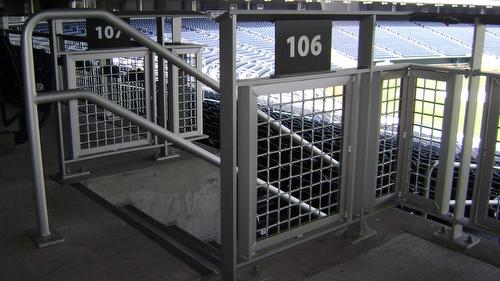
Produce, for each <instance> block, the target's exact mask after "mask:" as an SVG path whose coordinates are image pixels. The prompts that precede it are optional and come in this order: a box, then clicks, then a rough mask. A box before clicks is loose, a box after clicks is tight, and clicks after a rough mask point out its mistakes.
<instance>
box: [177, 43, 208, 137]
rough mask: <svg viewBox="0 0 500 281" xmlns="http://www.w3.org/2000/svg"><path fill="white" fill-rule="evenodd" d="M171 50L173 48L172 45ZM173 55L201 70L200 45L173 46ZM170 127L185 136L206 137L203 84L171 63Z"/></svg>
mask: <svg viewBox="0 0 500 281" xmlns="http://www.w3.org/2000/svg"><path fill="white" fill-rule="evenodd" d="M169 47H170V46H169ZM171 48H172V52H174V53H175V54H177V55H178V56H179V57H180V58H182V59H183V60H184V61H185V62H187V63H188V64H190V65H192V66H194V67H196V68H198V69H200V70H201V60H202V59H201V50H202V48H201V47H200V46H197V45H183V46H179V47H175V46H172V47H171ZM169 81H172V83H171V84H170V85H169V94H170V93H171V94H170V96H169V101H170V103H171V105H170V109H171V114H170V115H169V116H170V120H169V123H170V127H171V129H172V130H173V131H174V132H175V133H177V134H180V135H181V136H183V137H197V136H201V135H202V134H203V125H202V122H203V117H202V114H203V95H202V85H201V83H200V82H199V81H198V80H197V79H196V78H195V77H193V76H192V75H189V74H188V73H187V72H186V71H184V70H183V69H180V68H178V67H176V66H174V65H172V64H169Z"/></svg>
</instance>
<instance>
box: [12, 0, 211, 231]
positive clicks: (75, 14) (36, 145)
mask: <svg viewBox="0 0 500 281" xmlns="http://www.w3.org/2000/svg"><path fill="white" fill-rule="evenodd" d="M64 18H99V19H102V20H105V21H106V22H108V23H110V24H112V25H113V26H115V27H117V28H119V29H120V30H122V32H123V33H124V34H126V35H128V36H130V37H131V38H133V39H134V40H135V41H137V42H138V43H140V44H142V45H143V46H145V47H147V48H148V49H149V50H151V51H153V52H155V53H156V54H157V55H158V56H160V57H161V58H163V59H166V60H168V61H169V62H170V63H172V64H174V65H176V66H177V67H179V68H182V69H183V70H184V71H185V72H186V73H188V74H189V75H192V76H193V77H196V79H198V80H199V81H200V82H202V83H203V84H205V85H207V86H208V87H211V88H212V89H214V90H216V91H218V90H219V83H218V82H217V81H214V80H213V79H211V78H210V77H208V76H207V75H205V74H204V73H202V72H201V71H200V70H198V69H197V68H195V67H193V66H192V65H190V64H188V63H187V62H185V61H184V60H183V59H182V58H180V57H179V56H177V55H175V54H174V53H172V52H171V51H169V50H167V49H165V48H164V47H163V46H162V45H160V44H158V43H156V42H154V41H153V40H151V39H150V38H149V37H147V36H145V35H144V34H142V33H141V32H139V31H137V30H135V29H133V28H132V27H130V25H129V24H128V23H126V22H125V21H123V20H121V19H120V18H118V17H116V16H115V15H113V14H112V13H110V12H106V11H100V10H79V9H71V10H51V11H46V12H42V13H39V14H35V15H33V16H32V17H30V18H29V19H28V21H27V22H26V23H25V25H24V29H23V32H22V38H21V58H22V67H23V85H24V99H25V104H26V123H27V131H28V133H29V142H30V149H31V156H32V170H33V182H34V185H35V200H36V205H37V225H38V228H37V231H38V235H39V237H42V238H43V237H50V235H51V231H50V227H49V220H48V212H47V203H46V196H45V183H44V173H43V164H42V155H41V145H40V128H39V127H38V111H37V103H35V101H36V100H37V91H36V85H35V72H34V61H33V49H32V45H31V42H32V36H33V30H34V27H35V26H36V24H37V23H38V22H41V21H45V20H54V19H64ZM38 102H40V101H38ZM114 110H117V111H122V110H123V108H114ZM115 113H116V112H115ZM116 114H118V113H116ZM128 117H131V116H128ZM145 122H146V121H145V120H140V123H142V125H144V123H145ZM150 125H152V124H150ZM150 129H151V128H150ZM155 129H158V128H156V127H155ZM162 131H166V130H165V129H163V130H162ZM164 133H165V135H166V136H167V137H166V140H168V141H172V142H173V143H176V144H179V147H181V148H184V149H186V150H187V151H189V152H191V153H193V154H195V155H200V156H201V157H202V158H203V157H207V158H208V159H211V160H210V161H211V163H219V161H220V160H215V159H212V155H211V154H210V153H209V152H207V151H204V150H202V149H201V148H199V147H197V146H195V145H189V144H187V142H186V141H185V140H182V142H181V139H182V138H179V137H178V136H175V135H174V134H167V133H166V132H164ZM162 135H163V134H162ZM202 155H204V156H202ZM204 159H205V158H204ZM213 161H215V162H213Z"/></svg>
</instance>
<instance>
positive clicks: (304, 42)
mask: <svg viewBox="0 0 500 281" xmlns="http://www.w3.org/2000/svg"><path fill="white" fill-rule="evenodd" d="M297 47H298V48H297V49H298V51H299V55H300V56H301V57H305V56H307V54H308V53H309V38H307V36H305V35H302V36H300V38H299V42H298V43H297Z"/></svg>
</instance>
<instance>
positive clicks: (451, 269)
mask: <svg viewBox="0 0 500 281" xmlns="http://www.w3.org/2000/svg"><path fill="white" fill-rule="evenodd" d="M499 278H500V268H498V267H495V266H492V265H490V264H487V263H484V262H482V261H479V260H477V259H474V258H471V257H468V256H466V255H463V254H460V253H457V252H454V251H452V250H449V249H446V248H443V247H441V246H438V245H436V244H433V243H431V242H428V241H426V240H424V239H421V238H419V237H417V236H414V235H411V234H409V233H403V234H400V235H398V236H396V237H394V238H392V239H390V240H389V241H387V242H385V243H383V244H382V245H380V246H377V247H375V248H373V249H371V250H368V251H367V252H364V253H363V254H361V255H359V256H357V257H355V258H354V259H351V260H350V261H348V262H345V263H342V264H339V265H336V266H333V267H331V268H328V269H326V270H324V271H322V272H319V273H317V274H314V275H312V276H310V277H308V278H305V279H304V281H346V280H351V281H358V280H359V281H371V280H387V281H389V280H407V281H413V280H414V281H417V280H454V281H459V280H463V281H466V280H467V281H469V280H470V281H472V280H477V281H489V280H491V281H497V280H499Z"/></svg>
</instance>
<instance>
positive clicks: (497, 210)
mask: <svg viewBox="0 0 500 281" xmlns="http://www.w3.org/2000/svg"><path fill="white" fill-rule="evenodd" d="M496 127H497V130H496V139H495V140H496V141H495V158H494V159H495V160H494V164H493V165H494V166H493V169H492V176H491V179H490V184H489V193H488V199H489V200H488V211H487V216H488V217H489V218H493V219H495V220H498V221H500V167H499V165H497V163H499V162H500V115H498V123H497V126H496Z"/></svg>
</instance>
